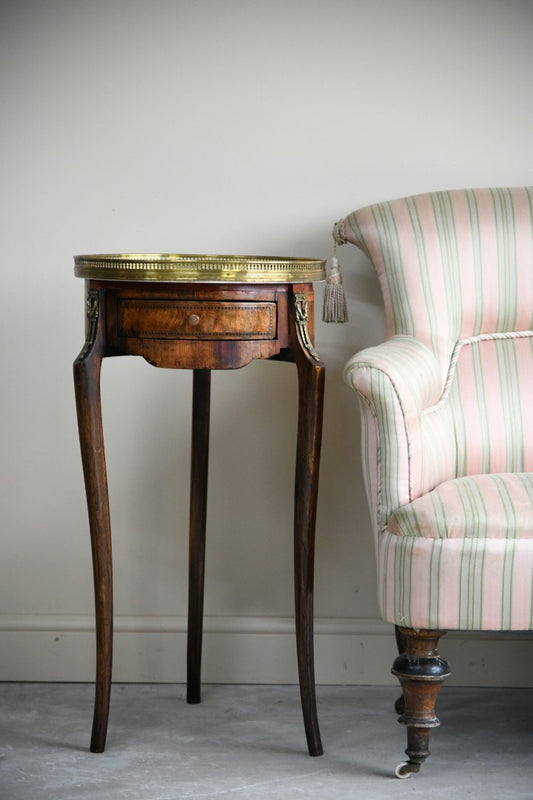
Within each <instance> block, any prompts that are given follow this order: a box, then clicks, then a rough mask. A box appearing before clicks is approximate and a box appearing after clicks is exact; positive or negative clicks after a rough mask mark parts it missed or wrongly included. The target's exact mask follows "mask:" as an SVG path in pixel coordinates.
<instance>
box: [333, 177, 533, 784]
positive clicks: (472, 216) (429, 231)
mask: <svg viewBox="0 0 533 800" xmlns="http://www.w3.org/2000/svg"><path fill="white" fill-rule="evenodd" d="M334 235H335V237H336V240H337V242H338V243H339V244H343V243H346V242H350V243H352V244H355V245H356V246H358V247H359V248H361V249H362V250H363V251H364V252H365V253H366V254H367V256H368V257H369V258H370V260H371V261H372V263H373V265H374V267H375V269H376V271H377V274H378V276H379V280H380V284H381V289H382V293H383V299H384V306H385V314H386V322H387V336H386V341H385V342H384V343H383V344H380V345H378V346H376V347H369V348H367V349H365V350H363V351H362V352H360V353H358V354H356V355H354V356H353V357H352V358H351V359H350V360H349V361H348V363H347V364H346V367H345V371H344V377H345V380H346V382H347V383H348V385H349V386H351V387H352V388H353V389H354V390H355V392H356V393H357V396H358V399H359V405H360V409H361V420H362V451H363V471H364V478H365V485H366V491H367V497H368V501H369V505H370V509H371V516H372V522H373V528H374V535H375V540H376V556H377V565H378V582H379V586H378V592H379V601H380V607H381V611H382V615H383V618H384V619H385V620H387V621H389V622H392V623H394V624H395V626H396V633H397V641H398V646H399V653H400V654H399V656H398V658H397V659H396V660H395V662H394V665H393V669H392V671H393V673H394V674H395V675H396V676H397V677H398V678H399V680H400V683H401V686H402V691H403V695H402V697H401V698H400V700H399V701H398V703H397V710H398V711H399V713H400V722H402V723H403V724H405V725H406V726H407V743H408V746H407V750H406V753H407V756H408V760H407V762H405V763H402V764H399V765H398V767H397V768H396V774H397V776H398V777H408V776H409V775H410V774H411V773H414V772H418V771H419V769H420V766H421V764H422V763H423V762H424V761H425V759H426V757H427V756H428V755H429V749H428V743H429V734H430V731H431V728H433V727H435V726H437V725H438V724H439V720H438V719H437V717H436V715H435V700H436V697H437V694H438V691H439V689H440V687H441V685H442V682H443V680H444V679H445V678H446V677H447V675H448V674H449V667H448V664H447V662H446V660H445V659H444V658H442V657H441V656H440V655H439V653H438V641H439V639H440V637H441V636H442V634H443V633H444V632H446V631H447V630H462V631H475V630H492V631H511V630H531V629H532V628H533V591H532V584H533V399H532V398H533V187H525V188H513V189H509V188H504V189H481V190H465V191H452V192H434V193H428V194H422V195H417V196H414V197H407V198H403V199H400V200H395V201H392V202H385V203H379V204H375V205H372V206H369V207H367V208H362V209H360V210H358V211H355V212H354V213H352V214H349V215H348V216H347V217H346V218H345V219H344V220H341V222H340V223H337V225H336V226H335V230H334Z"/></svg>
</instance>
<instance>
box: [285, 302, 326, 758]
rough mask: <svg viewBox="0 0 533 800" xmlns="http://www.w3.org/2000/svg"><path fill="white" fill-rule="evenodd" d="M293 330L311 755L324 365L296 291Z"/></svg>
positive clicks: (297, 530)
mask: <svg viewBox="0 0 533 800" xmlns="http://www.w3.org/2000/svg"><path fill="white" fill-rule="evenodd" d="M294 298H295V299H294V313H295V322H296V325H293V326H291V327H292V328H293V329H294V330H295V332H296V342H295V343H294V346H293V348H292V349H293V354H294V356H295V360H296V365H297V369H298V442H297V455H296V480H295V510H294V576H295V607H296V614H295V616H296V645H297V653H298V672H299V678H300V693H301V700H302V710H303V716H304V727H305V733H306V737H307V745H308V749H309V754H310V755H312V756H319V755H322V753H323V748H322V742H321V739H320V730H319V726H318V716H317V708H316V693H315V670H314V649H313V579H314V552H315V524H316V509H317V495H318V473H319V463H320V443H321V436H322V409H323V398H324V377H325V368H324V365H323V364H322V362H321V361H320V360H319V358H318V356H317V354H316V352H315V350H314V348H313V346H312V343H311V340H310V337H309V333H308V330H307V305H306V301H305V297H304V296H302V295H299V294H295V295H294Z"/></svg>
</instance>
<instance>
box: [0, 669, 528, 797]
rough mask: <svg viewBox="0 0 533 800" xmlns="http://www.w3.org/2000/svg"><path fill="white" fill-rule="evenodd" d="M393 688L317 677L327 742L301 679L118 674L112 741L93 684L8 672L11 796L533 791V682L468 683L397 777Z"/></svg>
mask: <svg viewBox="0 0 533 800" xmlns="http://www.w3.org/2000/svg"><path fill="white" fill-rule="evenodd" d="M396 695H397V692H396V690H395V689H391V688H386V689H383V688H375V687H373V688H368V687H354V686H350V687H328V686H319V687H318V700H319V716H320V723H321V729H322V737H323V740H324V746H325V750H326V752H325V754H324V755H323V756H322V757H319V758H310V757H309V756H308V755H307V752H306V748H305V739H304V733H303V727H302V720H301V712H300V705H299V696H298V689H297V687H295V686H221V685H216V686H214V685H211V686H205V687H204V691H203V702H202V703H201V704H200V705H196V706H190V705H187V704H186V703H185V700H184V687H183V686H181V685H131V684H130V685H114V686H113V693H112V700H111V716H110V725H109V735H108V743H107V749H106V752H105V753H104V754H102V755H94V754H91V753H89V752H88V738H89V730H90V724H91V714H92V703H93V687H92V686H89V685H85V684H30V683H26V684H17V683H5V684H0V798H1V800H41V799H42V800H44V799H46V800H95V799H96V798H99V799H100V798H101V799H102V800H122V798H124V800H126V799H127V800H178V799H179V800H181V798H222V799H223V798H228V799H229V798H232V799H233V798H234V800H245V798H246V799H248V798H250V799H251V798H253V799H254V800H255V798H257V799H258V800H263V799H264V798H270V800H273V799H275V800H293V798H294V799H296V798H306V800H313V798H317V800H318V798H319V799H320V800H330V798H335V800H351V798H365V800H366V799H367V798H379V800H382V799H383V800H387V798H447V800H450V799H452V800H453V798H459V797H460V798H483V799H485V798H495V800H496V798H497V800H505V798H513V800H519V799H521V798H528V800H530V799H531V798H533V755H532V751H533V689H527V690H518V689H514V690H494V689H457V688H454V687H450V686H447V687H446V686H445V687H444V689H443V690H442V692H441V696H440V700H439V709H438V711H439V716H440V719H441V722H442V726H441V727H440V728H439V729H438V730H436V731H434V734H433V739H432V748H431V749H432V756H431V758H430V759H428V761H427V762H426V764H425V766H424V768H423V771H422V772H421V773H420V774H419V775H418V776H413V777H411V778H409V779H408V780H398V779H397V778H394V777H393V770H394V766H395V765H396V763H397V762H399V761H401V760H402V758H403V749H404V747H405V743H404V730H403V728H402V726H400V725H398V724H397V723H396V721H395V715H394V712H393V711H392V703H393V700H394V698H395V697H396Z"/></svg>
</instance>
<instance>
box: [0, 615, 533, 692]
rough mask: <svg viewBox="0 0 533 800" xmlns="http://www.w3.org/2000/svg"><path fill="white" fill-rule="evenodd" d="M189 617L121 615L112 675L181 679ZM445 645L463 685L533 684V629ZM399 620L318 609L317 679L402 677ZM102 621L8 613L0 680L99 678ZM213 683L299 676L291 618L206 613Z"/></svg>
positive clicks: (375, 681)
mask: <svg viewBox="0 0 533 800" xmlns="http://www.w3.org/2000/svg"><path fill="white" fill-rule="evenodd" d="M186 630H187V624H186V619H185V618H183V617H125V616H122V617H121V616H116V617H115V634H114V667H113V680H114V681H117V682H148V683H167V682H168V683H182V682H184V681H185V678H186V643H187V634H186ZM440 650H441V654H442V655H443V656H444V657H445V658H447V659H448V661H449V662H450V666H451V669H452V677H450V678H449V679H448V682H449V683H453V684H455V685H457V686H531V685H533V673H532V672H531V668H530V664H531V662H532V660H533V633H528V634H497V633H473V634H466V633H449V634H447V635H446V636H445V637H444V638H443V639H441V645H440ZM395 655H396V648H395V640H394V630H393V627H392V626H391V625H388V624H385V623H383V622H381V621H380V620H368V619H316V620H315V668H316V682H317V684H336V685H350V684H354V685H369V686H372V685H374V686H381V685H394V684H395V683H396V680H395V678H393V677H392V675H391V674H390V667H391V665H392V661H393V660H394V657H395ZM94 672H95V636H94V621H93V618H92V617H89V616H83V617H81V616H76V617H74V616H44V615H43V616H28V615H5V616H2V615H0V680H2V681H66V682H71V681H72V682H76V681H93V680H94ZM202 680H203V681H204V682H205V683H263V684H277V683H280V684H283V683H297V681H298V677H297V668H296V647H295V637H294V622H293V620H292V619H290V618H280V619H273V618H264V617H208V618H206V619H205V622H204V652H203V662H202Z"/></svg>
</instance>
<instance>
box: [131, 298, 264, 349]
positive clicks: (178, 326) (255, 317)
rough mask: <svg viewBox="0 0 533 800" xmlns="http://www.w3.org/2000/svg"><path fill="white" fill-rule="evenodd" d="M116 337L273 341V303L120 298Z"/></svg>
mask: <svg viewBox="0 0 533 800" xmlns="http://www.w3.org/2000/svg"><path fill="white" fill-rule="evenodd" d="M118 335H119V336H126V337H136V338H139V339H274V338H275V335H276V303H267V302H259V303H252V302H242V303H241V302H229V301H224V300H213V301H205V300H204V301H201V302H195V301H187V300H127V299H121V300H119V302H118Z"/></svg>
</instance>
